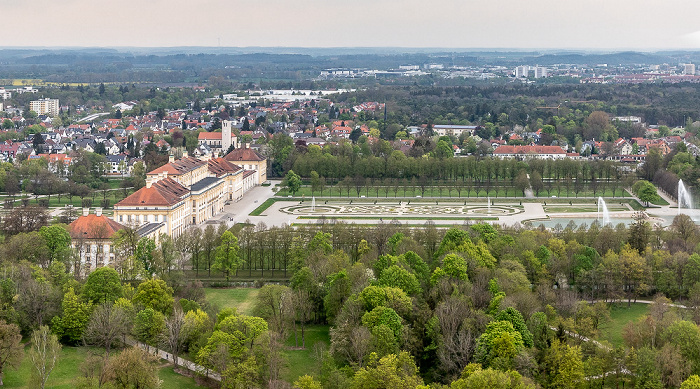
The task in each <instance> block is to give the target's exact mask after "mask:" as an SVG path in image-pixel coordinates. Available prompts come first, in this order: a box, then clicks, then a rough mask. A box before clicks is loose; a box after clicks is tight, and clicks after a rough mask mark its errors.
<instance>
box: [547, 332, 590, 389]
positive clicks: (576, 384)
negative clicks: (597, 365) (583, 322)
mask: <svg viewBox="0 0 700 389" xmlns="http://www.w3.org/2000/svg"><path fill="white" fill-rule="evenodd" d="M545 363H546V365H547V374H548V375H547V381H548V382H549V387H550V388H561V389H564V388H567V389H568V388H580V387H581V386H582V384H583V381H584V371H583V361H582V360H581V349H580V348H579V347H577V346H573V347H572V346H569V345H567V344H563V343H560V342H559V340H555V341H554V342H553V343H552V346H551V347H550V349H549V350H548V351H547V356H546V359H545Z"/></svg>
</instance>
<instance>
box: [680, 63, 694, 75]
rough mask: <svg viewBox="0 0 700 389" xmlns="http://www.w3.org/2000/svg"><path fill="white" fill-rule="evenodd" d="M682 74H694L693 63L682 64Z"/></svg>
mask: <svg viewBox="0 0 700 389" xmlns="http://www.w3.org/2000/svg"><path fill="white" fill-rule="evenodd" d="M683 74H687V75H695V64H693V63H687V64H684V65H683Z"/></svg>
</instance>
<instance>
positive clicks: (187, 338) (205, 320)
mask: <svg viewBox="0 0 700 389" xmlns="http://www.w3.org/2000/svg"><path fill="white" fill-rule="evenodd" d="M212 326H213V323H212V321H211V318H210V317H209V315H207V313H206V312H204V311H202V310H201V309H196V310H194V311H189V312H187V313H186V314H185V319H184V323H183V324H182V335H181V336H182V338H183V339H184V341H183V343H184V345H185V347H186V348H187V349H192V347H193V345H194V344H195V342H197V341H198V340H199V339H200V338H201V337H203V336H204V335H205V334H206V333H207V332H209V331H210V330H211V328H212Z"/></svg>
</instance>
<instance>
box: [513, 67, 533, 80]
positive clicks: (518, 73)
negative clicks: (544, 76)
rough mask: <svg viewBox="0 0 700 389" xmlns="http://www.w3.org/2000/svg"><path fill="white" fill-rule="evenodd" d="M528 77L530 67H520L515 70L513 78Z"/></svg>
mask: <svg viewBox="0 0 700 389" xmlns="http://www.w3.org/2000/svg"><path fill="white" fill-rule="evenodd" d="M529 76H530V67H529V66H528V65H522V66H518V67H516V68H515V78H528V77H529Z"/></svg>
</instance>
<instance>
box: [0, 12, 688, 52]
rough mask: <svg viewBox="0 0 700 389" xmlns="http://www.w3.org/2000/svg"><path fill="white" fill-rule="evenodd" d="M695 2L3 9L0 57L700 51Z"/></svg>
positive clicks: (0, 24) (0, 13)
mask: <svg viewBox="0 0 700 389" xmlns="http://www.w3.org/2000/svg"><path fill="white" fill-rule="evenodd" d="M699 14H700V1H698V0H664V1H658V0H657V1H653V2H652V1H649V0H577V1H573V0H349V1H348V0H294V1H292V0H247V1H242V0H188V1H184V0H120V1H105V0H0V15H3V17H2V19H0V20H1V21H0V26H2V27H1V28H2V31H3V33H2V34H0V47H7V46H42V47H45V46H58V47H68V46H81V47H86V46H88V47H95V46H98V47H119V46H135V47H176V46H213V47H216V46H222V47H249V46H263V47H407V48H410V47H440V48H506V49H549V48H552V49H604V50H605V49H609V50H627V49H635V50H664V49H700V17H698V15H699Z"/></svg>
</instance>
